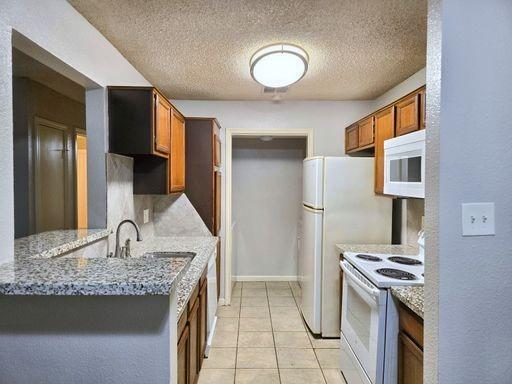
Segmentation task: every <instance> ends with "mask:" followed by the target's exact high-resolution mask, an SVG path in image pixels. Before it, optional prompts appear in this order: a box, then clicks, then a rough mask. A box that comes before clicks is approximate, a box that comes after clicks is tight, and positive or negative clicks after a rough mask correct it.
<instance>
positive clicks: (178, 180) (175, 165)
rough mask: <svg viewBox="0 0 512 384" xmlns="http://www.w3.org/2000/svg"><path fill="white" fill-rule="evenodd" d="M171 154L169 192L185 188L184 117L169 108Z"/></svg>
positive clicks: (180, 190)
mask: <svg viewBox="0 0 512 384" xmlns="http://www.w3.org/2000/svg"><path fill="white" fill-rule="evenodd" d="M170 140H171V154H170V158H169V192H171V193H174V192H183V191H184V190H185V118H184V117H183V116H182V115H181V113H179V112H178V111H177V110H176V109H175V108H171V134H170Z"/></svg>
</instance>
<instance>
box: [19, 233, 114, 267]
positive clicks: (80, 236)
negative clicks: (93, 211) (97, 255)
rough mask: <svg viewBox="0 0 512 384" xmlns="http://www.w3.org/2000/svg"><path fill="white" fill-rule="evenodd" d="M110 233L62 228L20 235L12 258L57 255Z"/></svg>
mask: <svg viewBox="0 0 512 384" xmlns="http://www.w3.org/2000/svg"><path fill="white" fill-rule="evenodd" d="M111 233H112V230H111V229H63V230H57V231H47V232H42V233H37V234H35V235H30V236H27V237H21V238H19V239H16V240H14V258H15V259H16V260H21V259H28V258H32V257H40V258H50V257H55V256H59V255H61V254H63V253H67V252H70V251H73V250H75V249H77V248H80V247H83V246H85V245H87V244H90V243H93V242H95V241H98V240H100V239H103V238H105V237H107V236H108V235H110V234H111Z"/></svg>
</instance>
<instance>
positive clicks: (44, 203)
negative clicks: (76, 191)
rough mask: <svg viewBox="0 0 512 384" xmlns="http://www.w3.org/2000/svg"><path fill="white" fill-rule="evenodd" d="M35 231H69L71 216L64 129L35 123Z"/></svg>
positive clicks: (52, 124)
mask: <svg viewBox="0 0 512 384" xmlns="http://www.w3.org/2000/svg"><path fill="white" fill-rule="evenodd" d="M34 144H35V157H34V187H35V188H34V193H35V198H34V200H35V206H36V209H35V231H36V232H44V231H50V230H55V229H64V228H71V227H72V226H73V222H74V215H73V213H72V210H70V205H71V206H72V205H73V202H72V201H68V200H69V197H70V196H72V191H71V188H70V185H69V181H70V180H72V179H71V177H70V175H72V171H71V169H70V168H69V166H70V164H71V161H70V155H69V154H70V150H69V148H70V143H69V137H68V128H67V127H66V126H64V125H62V124H58V123H54V122H51V121H48V120H43V119H39V118H37V119H36V120H35V143H34Z"/></svg>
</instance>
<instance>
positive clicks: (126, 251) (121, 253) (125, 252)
mask: <svg viewBox="0 0 512 384" xmlns="http://www.w3.org/2000/svg"><path fill="white" fill-rule="evenodd" d="M125 223H130V224H132V225H133V226H134V227H135V231H136V232H137V241H142V235H141V233H140V228H139V226H138V225H137V223H136V222H135V221H133V220H130V219H126V220H123V221H121V222H120V223H119V225H118V226H117V230H116V251H115V253H114V257H119V258H122V259H125V258H127V257H130V256H131V255H130V239H126V241H125V243H124V247H121V246H120V245H119V232H120V230H121V227H122V226H123V224H125Z"/></svg>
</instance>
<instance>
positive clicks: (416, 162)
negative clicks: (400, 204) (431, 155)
mask: <svg viewBox="0 0 512 384" xmlns="http://www.w3.org/2000/svg"><path fill="white" fill-rule="evenodd" d="M384 193H385V194H386V195H393V196H402V197H417V198H425V130H424V129H422V130H420V131H417V132H413V133H409V134H407V135H404V136H399V137H395V138H393V139H389V140H386V141H384Z"/></svg>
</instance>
